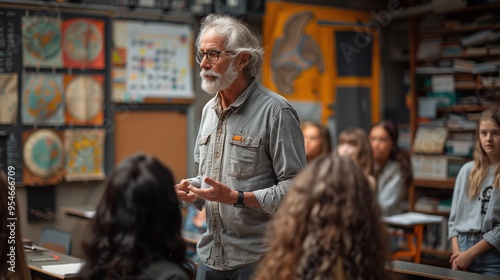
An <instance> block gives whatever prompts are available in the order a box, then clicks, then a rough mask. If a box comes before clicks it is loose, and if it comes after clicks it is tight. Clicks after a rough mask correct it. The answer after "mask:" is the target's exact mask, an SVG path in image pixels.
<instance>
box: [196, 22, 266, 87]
mask: <svg viewBox="0 0 500 280" xmlns="http://www.w3.org/2000/svg"><path fill="white" fill-rule="evenodd" d="M208 30H214V31H215V32H216V33H217V34H219V35H220V36H223V37H224V38H225V39H226V43H225V48H226V50H227V51H233V52H235V54H236V55H237V54H239V53H242V52H243V53H248V54H249V55H250V60H249V61H248V64H247V65H246V66H245V68H244V69H243V74H244V75H245V76H246V77H247V78H251V77H253V76H255V75H257V73H258V72H259V70H260V68H261V67H262V60H263V55H264V50H263V49H262V46H261V40H260V38H259V37H258V36H256V35H254V34H253V33H252V31H250V28H249V27H248V25H247V24H246V23H244V22H242V21H241V20H238V19H236V18H233V17H231V16H228V15H219V14H209V15H207V16H206V17H205V18H203V19H202V21H201V26H200V32H199V33H198V38H197V39H196V48H197V49H199V47H200V41H201V39H202V38H203V36H204V35H205V33H206V32H207V31H208Z"/></svg>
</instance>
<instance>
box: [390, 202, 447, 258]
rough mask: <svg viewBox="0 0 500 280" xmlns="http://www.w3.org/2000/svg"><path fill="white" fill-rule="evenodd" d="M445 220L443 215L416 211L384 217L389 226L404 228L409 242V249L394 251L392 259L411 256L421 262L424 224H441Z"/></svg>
mask: <svg viewBox="0 0 500 280" xmlns="http://www.w3.org/2000/svg"><path fill="white" fill-rule="evenodd" d="M443 220H444V219H443V217H441V216H436V215H427V214H422V213H416V212H408V213H403V214H398V215H394V216H389V217H384V221H385V222H386V223H387V225H388V226H390V227H394V228H400V229H403V231H404V236H405V238H406V239H407V242H408V250H406V251H397V252H395V253H393V254H392V259H393V260H397V259H399V258H400V257H410V258H412V259H413V261H414V262H415V263H420V258H421V254H422V239H423V236H424V226H425V225H429V224H439V223H442V222H443ZM414 240H415V241H414Z"/></svg>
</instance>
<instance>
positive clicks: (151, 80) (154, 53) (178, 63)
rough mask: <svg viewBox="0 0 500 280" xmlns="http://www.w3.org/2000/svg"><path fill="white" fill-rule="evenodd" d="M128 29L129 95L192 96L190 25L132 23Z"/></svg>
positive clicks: (140, 97) (137, 97)
mask: <svg viewBox="0 0 500 280" xmlns="http://www.w3.org/2000/svg"><path fill="white" fill-rule="evenodd" d="M127 30H128V37H127V39H128V45H127V46H128V49H127V51H126V54H127V63H126V64H127V79H126V82H127V89H126V92H125V99H126V100H130V101H132V102H134V101H135V102H141V101H142V100H144V98H148V97H152V98H162V97H163V98H165V99H166V98H192V97H193V89H192V71H191V57H192V56H191V31H190V28H189V26H187V25H173V24H153V23H128V25H127Z"/></svg>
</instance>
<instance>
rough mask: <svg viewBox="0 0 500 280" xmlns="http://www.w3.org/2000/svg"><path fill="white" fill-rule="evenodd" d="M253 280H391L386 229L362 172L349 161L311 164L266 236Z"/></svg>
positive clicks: (337, 159) (324, 159)
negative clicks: (388, 267) (387, 268)
mask: <svg viewBox="0 0 500 280" xmlns="http://www.w3.org/2000/svg"><path fill="white" fill-rule="evenodd" d="M266 237H267V239H266V240H268V242H269V243H270V245H269V251H268V252H267V253H266V255H265V257H264V259H263V260H262V262H261V266H259V268H258V270H257V275H256V277H255V278H254V279H255V280H281V279H336V280H343V279H363V280H387V279H391V278H390V277H389V275H388V272H387V270H386V268H385V265H386V264H387V263H388V262H389V259H390V258H389V253H388V251H387V248H388V246H387V243H388V237H387V232H386V226H385V224H384V223H383V222H382V214H381V211H380V207H379V205H378V202H377V199H376V196H375V194H374V193H373V192H372V191H371V190H370V188H369V186H368V181H367V179H366V176H365V175H364V172H363V171H362V170H361V169H360V168H359V167H358V166H357V164H356V163H354V162H353V161H352V160H351V159H350V158H349V157H338V156H333V155H327V156H322V157H320V158H318V159H316V160H314V161H313V162H312V163H311V164H309V165H308V167H307V168H306V169H305V170H304V171H303V172H301V173H300V174H299V175H298V176H297V178H296V179H295V180H294V182H293V186H292V188H291V190H290V192H289V193H288V194H287V196H286V197H285V199H284V201H283V205H282V206H281V207H280V209H279V210H278V213H277V215H276V216H275V217H274V218H273V220H272V221H271V223H270V224H269V228H268V229H267V232H266Z"/></svg>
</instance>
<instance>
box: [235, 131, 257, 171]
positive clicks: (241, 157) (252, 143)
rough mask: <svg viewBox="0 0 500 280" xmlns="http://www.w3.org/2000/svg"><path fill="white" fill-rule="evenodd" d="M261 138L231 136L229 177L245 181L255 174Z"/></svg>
mask: <svg viewBox="0 0 500 280" xmlns="http://www.w3.org/2000/svg"><path fill="white" fill-rule="evenodd" d="M259 146H260V137H256V136H247V135H245V136H239V135H231V137H230V139H229V166H228V170H229V172H228V175H229V176H231V177H234V178H237V179H245V178H249V177H252V176H253V175H254V174H255V171H256V167H257V159H258V156H259Z"/></svg>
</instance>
